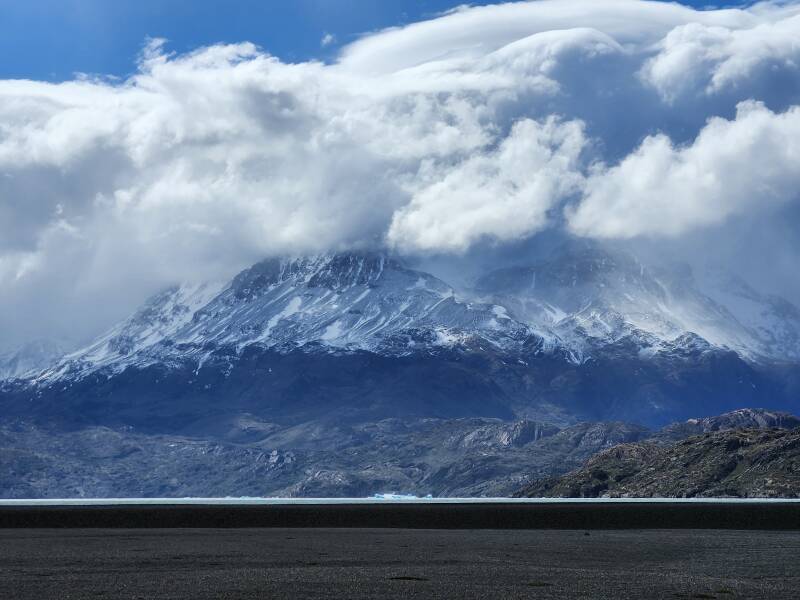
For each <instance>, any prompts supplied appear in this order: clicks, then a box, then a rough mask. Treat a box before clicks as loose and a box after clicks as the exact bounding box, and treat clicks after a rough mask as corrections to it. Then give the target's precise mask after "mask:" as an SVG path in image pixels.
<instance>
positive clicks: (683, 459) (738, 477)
mask: <svg viewBox="0 0 800 600" xmlns="http://www.w3.org/2000/svg"><path fill="white" fill-rule="evenodd" d="M697 433H699V435H691V437H688V438H686V437H685V435H686V434H697ZM682 437H683V438H684V439H681V438H682ZM675 440H679V441H675ZM517 495H520V496H530V497H542V496H545V497H567V498H574V497H581V498H596V497H610V498H623V497H631V498H647V497H678V498H694V497H737V498H800V419H798V418H797V417H794V416H792V415H786V414H782V413H769V412H764V411H761V412H754V411H737V412H735V413H732V414H730V415H723V416H722V417H720V418H715V419H693V420H690V421H688V422H686V423H680V424H673V425H671V426H669V427H667V428H665V429H664V430H662V431H661V432H659V433H658V434H656V435H654V436H653V437H651V438H649V439H648V440H646V441H642V442H637V443H625V444H620V445H618V446H615V447H613V448H610V449H607V450H604V451H602V452H600V453H598V454H597V455H595V456H593V457H592V458H590V459H589V460H588V461H587V462H586V464H585V465H583V466H582V467H580V468H579V469H576V470H574V471H572V472H570V473H567V474H566V475H563V476H560V477H555V478H550V479H544V480H540V481H537V482H535V483H533V484H531V485H529V486H528V487H526V488H525V489H523V490H522V492H519V493H518V494H517Z"/></svg>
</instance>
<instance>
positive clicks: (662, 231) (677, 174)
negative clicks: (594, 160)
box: [568, 101, 800, 238]
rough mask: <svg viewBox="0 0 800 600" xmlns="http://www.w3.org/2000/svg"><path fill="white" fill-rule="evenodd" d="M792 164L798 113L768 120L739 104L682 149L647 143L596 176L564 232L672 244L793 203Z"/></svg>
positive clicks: (761, 109)
mask: <svg viewBox="0 0 800 600" xmlns="http://www.w3.org/2000/svg"><path fill="white" fill-rule="evenodd" d="M799 164H800V107H797V106H796V107H794V108H792V109H790V110H788V111H786V112H784V113H781V114H775V113H773V112H772V111H770V110H769V109H767V108H766V107H765V106H764V105H763V104H761V103H758V102H752V101H750V102H744V103H742V104H740V105H739V107H738V110H737V114H736V118H735V119H733V120H730V121H729V120H726V119H721V118H718V117H717V118H713V119H711V120H710V121H709V122H708V124H707V125H706V126H705V127H704V128H703V130H702V131H701V132H700V134H699V135H698V136H697V139H696V140H695V141H694V143H692V144H691V145H689V146H686V147H675V146H674V145H673V144H672V142H671V141H670V139H669V138H668V137H667V136H665V135H663V134H662V135H655V136H649V137H647V138H645V140H644V141H643V142H642V144H641V146H639V148H637V149H636V150H635V151H634V152H632V153H631V154H630V155H629V156H627V157H626V158H625V159H624V160H623V161H622V162H621V163H620V164H619V165H616V166H614V167H612V168H610V169H608V170H602V169H601V170H599V171H598V172H597V173H595V174H594V175H593V176H591V177H590V178H589V179H588V181H587V183H586V187H585V197H584V199H583V200H582V202H581V203H580V205H579V206H578V207H577V208H576V209H573V210H569V211H568V215H569V226H570V228H571V229H572V230H573V231H574V232H575V233H578V234H580V235H590V236H597V237H603V238H631V237H635V236H639V235H656V236H679V235H681V234H684V233H686V232H688V231H690V230H693V229H696V228H699V227H703V226H708V225H714V224H717V223H720V222H723V221H725V220H727V219H728V218H729V217H731V216H734V215H739V214H746V213H749V212H762V211H766V210H769V209H770V208H773V207H775V206H779V205H781V204H784V203H787V202H789V201H791V200H794V199H796V198H797V195H798V189H800V169H798V165H799Z"/></svg>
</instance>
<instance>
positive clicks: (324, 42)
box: [319, 32, 336, 48]
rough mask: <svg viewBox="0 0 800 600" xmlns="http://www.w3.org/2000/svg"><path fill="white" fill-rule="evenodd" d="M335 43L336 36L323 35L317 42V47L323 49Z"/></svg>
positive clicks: (330, 34)
mask: <svg viewBox="0 0 800 600" xmlns="http://www.w3.org/2000/svg"><path fill="white" fill-rule="evenodd" d="M335 41H336V36H335V35H333V34H332V33H327V32H326V33H325V34H323V36H322V39H321V40H320V41H319V45H320V46H322V47H323V48H325V47H326V46H330V45H331V44H333V43H334V42H335Z"/></svg>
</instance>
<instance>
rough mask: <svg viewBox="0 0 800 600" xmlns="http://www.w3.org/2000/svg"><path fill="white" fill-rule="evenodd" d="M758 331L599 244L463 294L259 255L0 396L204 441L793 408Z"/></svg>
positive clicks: (372, 256)
mask: <svg viewBox="0 0 800 600" xmlns="http://www.w3.org/2000/svg"><path fill="white" fill-rule="evenodd" d="M677 271H679V272H680V269H678V270H677ZM770 302H773V301H772V300H770ZM773 304H774V302H773ZM787 304H788V303H787ZM769 306H772V304H769ZM784 308H785V307H784ZM765 310H766V309H765ZM786 314H787V315H789V317H791V315H792V314H793V313H792V312H791V310H790V309H788V308H787V309H786ZM784 325H785V327H784V330H783V331H784V333H781V334H780V336H777V337H776V339H780V340H782V342H781V343H786V344H789V345H791V339H792V338H791V336H790V335H789V334H787V333H786V331H793V327H794V326H795V325H794V322H793V321H792V318H787V319H786V320H785V323H784ZM754 335H755V334H754V333H753V332H752V331H751V329H749V328H748V327H745V326H744V325H742V324H741V323H739V321H737V320H736V318H735V317H734V316H733V313H732V312H731V311H729V310H727V309H726V308H725V307H723V306H722V305H721V304H719V303H718V302H716V301H714V300H712V299H711V298H710V297H708V296H706V295H703V294H702V293H701V292H700V291H699V290H698V289H697V286H695V285H694V283H693V281H692V277H691V275H690V274H687V273H684V272H680V273H679V274H678V275H675V274H674V273H672V274H671V275H669V276H667V275H663V274H662V275H656V274H655V273H654V272H653V271H651V270H650V269H648V268H647V267H645V266H644V265H642V264H641V263H640V262H639V261H638V260H636V259H635V258H633V257H631V256H630V255H626V254H622V253H618V252H617V253H611V252H609V251H607V250H605V249H603V248H602V247H599V246H597V245H595V244H585V243H577V244H568V245H566V246H563V247H561V248H560V249H558V250H557V251H555V252H554V253H553V254H552V255H551V256H550V257H549V258H547V259H546V260H543V261H540V262H537V263H535V264H534V265H532V266H529V267H515V268H513V269H500V270H494V271H491V272H489V273H487V274H486V275H485V276H484V277H482V278H481V279H480V280H479V282H478V285H477V286H476V289H475V290H462V291H461V292H460V293H458V292H456V291H455V290H454V289H453V288H452V287H450V286H448V285H447V284H446V283H444V282H443V281H442V280H440V279H438V278H437V277H435V276H433V275H431V274H429V273H425V272H422V271H419V270H415V269H412V268H410V267H408V266H407V265H406V264H405V263H403V262H402V261H401V260H399V259H397V258H395V257H391V256H388V255H386V254H383V253H378V252H351V253H342V254H332V255H323V256H317V257H311V258H297V259H291V260H289V259H283V260H280V259H270V260H265V261H263V262H260V263H258V264H256V265H254V266H252V267H251V268H249V269H246V270H245V271H243V272H241V273H240V274H238V275H237V276H236V277H234V278H233V279H232V280H231V281H229V282H224V283H202V284H191V285H181V286H176V287H174V288H171V289H168V290H166V291H164V292H163V293H161V294H158V295H156V296H155V297H153V298H151V299H150V300H149V301H148V302H147V303H146V304H145V305H144V306H143V307H142V308H141V309H140V310H139V311H137V312H136V313H135V314H134V315H132V316H131V317H130V318H128V319H126V320H125V321H123V322H121V323H119V324H118V325H116V326H115V327H113V328H112V329H111V330H109V331H108V332H107V333H106V334H105V335H103V336H101V337H100V338H98V339H97V340H96V341H94V342H93V343H91V344H89V345H88V346H86V347H85V348H82V349H80V350H78V351H76V352H73V353H71V354H69V355H67V356H65V357H63V358H62V359H60V360H59V361H57V362H56V363H55V364H54V365H52V366H50V367H49V368H47V369H44V370H42V371H40V372H38V373H36V374H34V375H30V376H27V377H25V378H21V379H18V380H9V381H6V383H5V384H2V385H0V407H2V409H3V410H4V411H5V412H6V414H7V415H8V416H9V417H13V418H19V419H23V420H30V419H33V420H34V421H35V422H42V423H46V424H56V425H58V426H60V427H83V426H95V425H96V426H109V427H126V426H130V427H135V428H137V430H140V431H142V432H145V433H163V434H178V433H179V434H187V435H203V436H211V437H213V436H216V435H218V433H219V431H222V430H224V429H225V428H227V427H229V426H230V424H231V423H233V422H235V421H236V420H237V419H239V418H240V417H241V415H243V414H252V415H255V416H256V417H257V418H259V419H262V420H266V421H270V422H275V423H278V424H281V425H290V424H299V423H304V422H317V421H324V422H328V423H368V422H375V421H378V420H381V419H387V418H400V419H419V418H461V417H481V418H499V419H504V420H513V419H531V420H538V421H544V422H549V423H554V424H556V425H559V426H566V425H569V424H572V423H576V422H578V421H615V420H626V421H631V422H639V423H643V424H646V425H648V426H658V425H663V424H664V423H667V422H670V421H674V420H678V419H683V418H686V417H688V416H690V415H692V414H697V411H698V407H699V406H702V407H703V411H704V412H705V413H706V414H715V413H719V412H723V411H725V410H730V409H733V408H736V407H737V406H753V405H759V404H763V403H766V402H769V403H770V404H772V405H774V406H776V407H778V408H788V409H794V408H795V407H796V406H797V401H798V395H797V389H798V387H800V377H799V376H798V373H800V370H798V368H797V363H793V362H792V361H791V360H790V359H791V357H792V356H793V354H792V351H793V350H791V348H789V349H787V350H786V352H785V354H784V355H783V357H782V359H781V360H778V356H777V355H775V356H773V355H772V354H769V353H767V352H766V351H765V350H764V347H763V345H760V342H759V341H758V339H756V338H755V337H754ZM772 351H774V352H777V350H775V348H774V347H773V350H772ZM32 398H35V402H33V401H32Z"/></svg>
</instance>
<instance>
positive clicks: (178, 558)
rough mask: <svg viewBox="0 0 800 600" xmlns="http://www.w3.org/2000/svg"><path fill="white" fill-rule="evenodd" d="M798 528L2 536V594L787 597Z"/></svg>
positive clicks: (795, 580)
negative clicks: (791, 529) (774, 529)
mask: <svg viewBox="0 0 800 600" xmlns="http://www.w3.org/2000/svg"><path fill="white" fill-rule="evenodd" d="M799 557H800V532H796V531H794V532H784V531H770V532H766V531H736V530H722V531H720V530H625V531H611V530H593V531H574V530H567V531H564V530H561V531H559V530H503V531H501V530H430V529H427V530H411V529H296V528H294V529H149V530H144V529H135V530H134V529H91V530H90V529H62V530H53V529H6V530H0V598H3V599H5V598H8V599H13V600H25V599H29V598H30V599H32V600H33V599H36V600H47V599H50V598H53V599H59V600H63V599H81V600H83V599H88V598H115V599H116V598H119V599H133V598H137V599H142V600H144V599H147V600H151V599H153V600H155V599H159V600H160V599H167V598H169V599H178V598H186V599H192V600H201V599H212V598H213V599H215V600H222V599H234V598H235V599H244V598H259V599H282V598H287V599H288V598H291V599H297V598H347V599H359V598H381V599H387V598H389V599H390V598H402V599H403V600H407V599H409V598H503V599H513V598H592V599H597V598H614V599H624V598H637V599H651V598H673V599H677V598H719V599H727V598H770V599H778V598H793V599H796V598H797V597H798V590H800V558H799Z"/></svg>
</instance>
